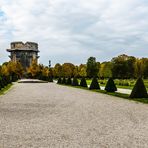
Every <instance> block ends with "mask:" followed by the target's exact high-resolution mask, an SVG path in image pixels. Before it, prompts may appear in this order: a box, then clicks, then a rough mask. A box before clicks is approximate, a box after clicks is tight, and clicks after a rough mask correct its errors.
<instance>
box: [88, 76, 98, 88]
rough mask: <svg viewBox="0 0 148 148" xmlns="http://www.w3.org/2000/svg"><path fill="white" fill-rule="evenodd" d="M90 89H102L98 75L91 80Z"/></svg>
mask: <svg viewBox="0 0 148 148" xmlns="http://www.w3.org/2000/svg"><path fill="white" fill-rule="evenodd" d="M89 89H90V90H92V89H100V85H99V83H98V79H97V78H96V77H94V78H93V79H92V82H91V84H90V87H89Z"/></svg>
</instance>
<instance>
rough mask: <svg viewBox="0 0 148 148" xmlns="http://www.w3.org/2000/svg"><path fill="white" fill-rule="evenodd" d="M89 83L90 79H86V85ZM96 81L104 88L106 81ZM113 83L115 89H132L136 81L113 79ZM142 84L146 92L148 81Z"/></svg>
mask: <svg viewBox="0 0 148 148" xmlns="http://www.w3.org/2000/svg"><path fill="white" fill-rule="evenodd" d="M79 81H80V80H79ZM91 81H92V80H91V79H87V85H90V84H91ZM98 81H99V83H100V86H105V85H106V83H107V79H104V80H98ZM114 82H115V84H116V86H117V88H124V89H133V87H134V85H135V82H136V80H134V79H126V80H119V79H115V80H114ZM144 84H145V86H146V89H147V90H148V79H145V80H144Z"/></svg>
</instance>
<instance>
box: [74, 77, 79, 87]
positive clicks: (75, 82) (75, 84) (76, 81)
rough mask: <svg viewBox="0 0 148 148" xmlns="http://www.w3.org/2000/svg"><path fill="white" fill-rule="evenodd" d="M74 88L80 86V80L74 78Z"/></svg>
mask: <svg viewBox="0 0 148 148" xmlns="http://www.w3.org/2000/svg"><path fill="white" fill-rule="evenodd" d="M72 86H79V82H78V79H77V78H76V77H74V78H73V81H72Z"/></svg>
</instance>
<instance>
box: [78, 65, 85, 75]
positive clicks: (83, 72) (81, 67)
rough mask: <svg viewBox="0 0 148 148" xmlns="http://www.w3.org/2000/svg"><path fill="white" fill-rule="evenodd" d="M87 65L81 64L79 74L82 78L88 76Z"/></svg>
mask: <svg viewBox="0 0 148 148" xmlns="http://www.w3.org/2000/svg"><path fill="white" fill-rule="evenodd" d="M86 69H87V67H86V65H85V64H81V65H80V66H79V67H78V74H79V76H80V77H86V76H87V72H86Z"/></svg>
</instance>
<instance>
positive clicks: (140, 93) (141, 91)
mask: <svg viewBox="0 0 148 148" xmlns="http://www.w3.org/2000/svg"><path fill="white" fill-rule="evenodd" d="M130 98H148V93H147V90H146V88H145V85H144V82H143V80H142V78H141V77H139V78H138V80H137V82H136V84H135V86H134V88H133V90H132V92H131V95H130Z"/></svg>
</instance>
